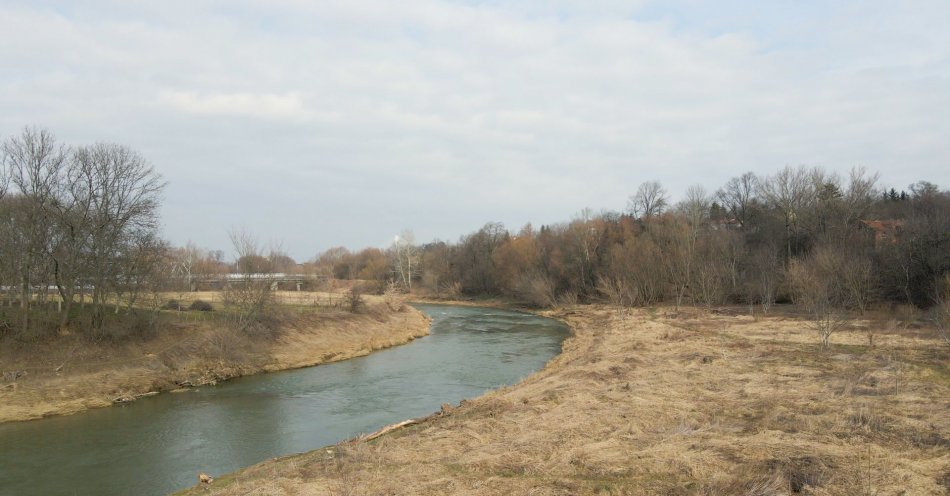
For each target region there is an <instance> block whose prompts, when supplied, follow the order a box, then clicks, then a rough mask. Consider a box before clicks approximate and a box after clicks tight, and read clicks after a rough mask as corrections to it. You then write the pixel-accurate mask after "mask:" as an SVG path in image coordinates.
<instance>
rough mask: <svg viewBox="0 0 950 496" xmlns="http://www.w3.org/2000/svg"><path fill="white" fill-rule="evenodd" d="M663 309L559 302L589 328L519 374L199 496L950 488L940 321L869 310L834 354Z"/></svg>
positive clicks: (739, 324)
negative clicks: (875, 317) (874, 317)
mask: <svg viewBox="0 0 950 496" xmlns="http://www.w3.org/2000/svg"><path fill="white" fill-rule="evenodd" d="M664 312H665V311H664V310H662V309H661V310H655V311H650V310H639V311H634V312H631V313H630V314H628V315H627V316H626V317H625V318H624V319H621V318H620V317H619V316H618V314H617V312H616V311H614V310H613V309H611V308H607V307H598V306H584V307H575V308H572V309H568V310H561V311H558V312H554V313H552V314H551V315H552V316H554V317H557V318H561V319H563V320H565V321H566V322H568V323H569V324H570V325H571V326H572V328H573V329H574V335H573V336H572V337H571V338H569V339H568V340H567V341H566V342H565V345H564V351H563V353H562V354H561V355H560V356H558V357H556V358H555V359H554V360H552V361H551V362H550V363H549V364H548V366H547V367H546V368H545V369H544V370H542V371H541V372H539V373H537V374H535V375H533V376H531V377H529V378H528V379H526V380H525V381H524V382H522V383H520V384H518V385H515V386H512V387H509V388H506V389H503V390H499V391H496V392H493V393H490V394H487V395H485V396H483V397H480V398H477V399H474V400H472V401H467V402H463V404H462V405H461V406H459V407H456V408H445V411H443V412H441V413H436V414H434V415H433V416H431V417H429V418H428V419H426V420H425V421H423V422H421V423H419V424H416V425H412V426H409V427H405V428H403V429H400V430H396V431H394V432H392V433H390V434H387V435H384V436H381V437H378V438H376V439H373V440H371V441H366V440H354V441H350V442H345V443H341V444H339V445H336V446H330V447H326V448H323V449H318V450H316V451H313V452H310V453H305V454H301V455H293V456H287V457H283V458H279V459H275V460H271V461H267V462H264V463H261V464H259V465H256V466H253V467H250V468H247V469H245V470H243V471H240V472H237V473H235V474H231V475H225V476H221V477H219V478H218V479H217V480H216V481H215V482H213V483H212V484H210V485H209V484H202V485H200V486H199V487H195V488H192V489H190V490H188V491H185V492H184V493H183V494H188V495H248V496H249V495H279V494H301V495H357V494H366V495H370V494H371V495H377V494H421V495H442V494H506V495H507V494H537V495H549V494H550V495H554V494H564V495H568V494H632V495H639V494H655V495H709V496H712V495H761V496H766V495H791V494H809V495H942V494H948V492H950V347H947V346H946V344H944V343H942V342H941V341H939V340H938V339H937V337H936V335H935V334H934V332H933V330H932V329H927V328H925V327H924V328H917V326H916V325H910V324H906V323H905V324H902V323H900V322H897V321H891V322H890V323H885V322H883V321H880V322H878V321H855V322H853V323H852V325H851V326H850V327H849V328H848V329H846V330H845V331H841V332H839V333H836V334H835V335H834V336H832V339H831V341H832V346H831V348H830V349H828V350H821V349H819V348H818V346H817V342H818V337H817V334H816V332H815V331H813V330H811V329H810V328H809V327H808V325H807V322H805V321H802V320H799V319H797V318H795V317H792V316H788V315H786V316H782V315H773V316H768V317H760V318H755V319H754V318H752V317H748V316H742V315H735V314H733V315H729V314H724V313H718V314H711V313H706V312H700V311H687V312H681V313H680V314H679V315H677V316H672V315H664ZM869 331H870V332H869ZM869 335H870V336H873V346H870V341H871V338H869Z"/></svg>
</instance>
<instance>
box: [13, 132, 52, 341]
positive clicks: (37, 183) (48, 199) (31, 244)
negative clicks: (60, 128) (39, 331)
mask: <svg viewBox="0 0 950 496" xmlns="http://www.w3.org/2000/svg"><path fill="white" fill-rule="evenodd" d="M2 148H3V161H4V166H5V168H6V169H7V171H8V174H9V181H10V182H11V183H12V184H13V186H14V188H16V191H17V193H19V194H20V195H22V196H23V198H24V202H23V203H22V205H21V208H22V210H21V213H22V214H23V218H22V222H21V223H20V228H21V229H22V230H23V231H22V232H23V240H24V241H25V243H24V244H23V246H21V249H22V251H21V252H20V253H17V254H16V255H17V256H16V258H17V259H18V261H19V263H18V267H17V269H18V270H17V272H18V276H19V279H20V287H21V290H20V308H21V309H22V310H23V321H22V327H23V330H24V331H26V330H27V329H28V328H29V325H30V315H29V306H30V300H31V299H32V288H33V285H34V280H35V278H36V277H37V276H38V274H37V272H38V270H39V269H40V267H41V265H42V264H43V261H44V258H45V257H44V254H45V253H46V251H47V240H48V239H49V236H48V235H49V231H50V216H49V215H48V212H49V206H50V204H51V203H53V202H54V201H55V195H56V192H57V191H56V190H57V188H59V186H60V184H61V180H62V175H63V170H64V166H65V164H66V149H65V147H63V146H62V145H60V144H58V143H57V142H56V138H55V137H54V136H53V135H52V133H50V132H49V131H47V130H46V129H38V128H30V127H27V128H25V129H24V130H23V132H22V133H21V134H20V136H16V137H12V138H9V139H8V140H7V141H5V142H4V143H3V147H2Z"/></svg>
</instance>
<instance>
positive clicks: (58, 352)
mask: <svg viewBox="0 0 950 496" xmlns="http://www.w3.org/2000/svg"><path fill="white" fill-rule="evenodd" d="M367 299H368V300H370V301H369V304H371V305H373V304H375V307H374V310H373V311H372V312H367V313H365V314H351V313H348V312H345V311H320V312H315V313H308V312H301V311H296V312H291V313H290V314H289V315H286V316H284V317H282V319H281V321H280V324H279V326H278V328H277V330H276V332H275V333H274V336H273V337H269V336H257V337H255V336H248V335H246V334H243V333H240V332H235V331H234V330H232V329H229V328H228V327H227V326H226V325H225V323H224V322H222V321H220V320H215V319H213V318H210V317H209V316H208V315H200V314H199V315H184V314H183V315H182V316H181V318H180V319H177V320H174V321H172V322H171V323H170V324H169V325H167V326H165V327H163V328H162V329H161V330H160V332H158V335H157V336H156V337H154V338H152V339H148V340H144V341H131V342H124V343H119V344H113V343H90V342H88V341H87V340H84V339H82V338H80V337H78V336H67V337H60V338H57V339H55V340H52V341H50V342H43V343H30V344H29V345H21V346H18V347H17V348H11V347H8V348H6V349H4V350H3V351H2V353H0V365H2V367H0V368H2V370H4V371H6V370H10V371H17V374H22V375H19V377H16V378H13V377H12V375H13V374H5V377H4V378H3V381H2V382H0V422H9V421H19V420H30V419H36V418H42V417H48V416H54V415H68V414H73V413H77V412H81V411H83V410H87V409H90V408H99V407H105V406H110V405H113V404H115V403H117V402H123V401H131V400H134V399H136V398H139V397H142V396H148V395H151V394H156V393H158V392H162V391H172V390H176V389H180V388H183V387H190V386H199V385H208V384H214V383H216V382H218V381H222V380H226V379H229V378H233V377H239V376H245V375H250V374H256V373H260V372H267V371H276V370H286V369H292V368H299V367H306V366H311V365H316V364H320V363H327V362H333V361H338V360H344V359H347V358H352V357H356V356H362V355H366V354H368V353H370V352H372V351H375V350H378V349H382V348H386V347H390V346H395V345H399V344H403V343H406V342H408V341H411V340H412V339H414V338H416V337H420V336H424V335H426V334H428V332H429V319H428V318H427V317H426V316H425V315H424V314H422V313H421V312H419V311H417V310H415V309H413V308H411V307H408V306H405V307H402V309H401V310H399V311H392V310H389V309H388V308H387V307H386V305H385V304H382V303H381V302H374V301H372V300H373V298H372V297H367ZM24 372H25V373H24Z"/></svg>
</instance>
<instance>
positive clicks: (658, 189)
mask: <svg viewBox="0 0 950 496" xmlns="http://www.w3.org/2000/svg"><path fill="white" fill-rule="evenodd" d="M666 206H667V195H666V190H665V189H664V188H663V185H662V184H660V182H659V181H647V182H645V183H643V184H641V185H640V187H639V188H637V192H636V194H634V195H633V196H631V197H630V199H629V200H628V201H627V210H629V211H630V213H631V214H633V216H634V217H640V218H649V217H656V216H658V215H660V214H662V213H663V211H665V210H666Z"/></svg>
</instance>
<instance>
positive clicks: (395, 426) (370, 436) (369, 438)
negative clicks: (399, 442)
mask: <svg viewBox="0 0 950 496" xmlns="http://www.w3.org/2000/svg"><path fill="white" fill-rule="evenodd" d="M419 422H420V420H418V419H409V420H403V421H402V422H399V423H395V424H392V425H387V426H386V427H383V428H382V429H380V430H378V431H376V432H373V433H372V434H360V435H359V436H357V438H356V439H354V440H353V441H352V442H354V443H358V442H360V441H364V442H365V441H372V440H373V439H376V438H378V437H380V436H384V435H386V434H389V433H390V432H392V431H395V430H399V429H402V428H403V427H405V426H407V425H413V424H418V423H419Z"/></svg>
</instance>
